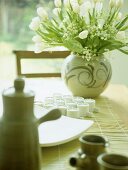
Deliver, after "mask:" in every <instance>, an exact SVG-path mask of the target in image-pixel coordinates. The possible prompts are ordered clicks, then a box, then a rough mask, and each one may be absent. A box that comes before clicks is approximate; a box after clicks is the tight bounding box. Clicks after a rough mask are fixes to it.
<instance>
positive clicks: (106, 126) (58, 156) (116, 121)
mask: <svg viewBox="0 0 128 170" xmlns="http://www.w3.org/2000/svg"><path fill="white" fill-rule="evenodd" d="M96 107H98V108H99V112H98V113H93V116H92V117H91V118H90V117H89V118H87V117H86V118H85V119H89V120H93V121H94V124H93V125H92V126H91V127H90V128H89V129H88V130H87V131H86V132H85V134H97V135H101V136H105V137H106V138H108V141H109V144H110V145H109V147H108V149H107V150H108V152H111V153H113V152H114V153H119V154H125V155H128V127H127V126H126V125H125V124H124V122H123V121H121V119H120V117H119V116H118V114H117V113H116V112H115V110H114V107H113V105H112V102H111V100H110V99H109V98H106V97H100V98H98V99H96ZM62 133H64V132H62ZM79 148H80V142H79V140H78V139H76V140H73V141H71V142H68V143H65V144H62V145H58V146H54V147H47V148H42V155H43V157H42V169H45V170H73V169H74V168H73V167H71V166H70V165H69V159H70V157H71V156H72V155H74V154H76V155H77V151H78V149H79Z"/></svg>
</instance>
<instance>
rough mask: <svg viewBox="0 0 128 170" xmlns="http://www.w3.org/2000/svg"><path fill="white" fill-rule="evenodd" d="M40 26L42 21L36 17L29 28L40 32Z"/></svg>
mask: <svg viewBox="0 0 128 170" xmlns="http://www.w3.org/2000/svg"><path fill="white" fill-rule="evenodd" d="M39 26H40V19H39V18H38V17H35V18H33V19H32V22H31V23H30V25H29V28H30V29H31V30H33V31H36V30H38V28H39Z"/></svg>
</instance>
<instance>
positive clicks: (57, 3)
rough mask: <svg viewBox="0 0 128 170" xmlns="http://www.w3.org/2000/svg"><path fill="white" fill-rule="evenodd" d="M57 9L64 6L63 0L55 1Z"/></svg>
mask: <svg viewBox="0 0 128 170" xmlns="http://www.w3.org/2000/svg"><path fill="white" fill-rule="evenodd" d="M54 4H55V7H57V8H60V7H61V5H62V2H61V0H54Z"/></svg>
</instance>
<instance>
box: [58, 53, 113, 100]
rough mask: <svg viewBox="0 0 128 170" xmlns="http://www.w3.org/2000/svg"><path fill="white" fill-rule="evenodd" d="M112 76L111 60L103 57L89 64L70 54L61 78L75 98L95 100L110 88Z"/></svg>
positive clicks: (66, 59)
mask: <svg viewBox="0 0 128 170" xmlns="http://www.w3.org/2000/svg"><path fill="white" fill-rule="evenodd" d="M111 75H112V68H111V64H110V62H109V60H107V59H106V58H105V56H104V55H103V56H101V57H100V59H99V60H98V61H94V62H90V63H87V62H86V61H85V60H84V59H83V58H82V57H80V56H77V55H74V54H72V53H71V54H70V55H69V56H68V57H67V58H65V60H64V63H63V65H62V70H61V76H62V79H63V80H64V82H65V84H66V85H67V87H68V89H69V90H70V91H71V92H72V94H73V95H74V96H81V97H84V98H95V97H97V96H99V95H100V94H101V93H102V92H103V91H104V90H105V89H106V87H107V86H108V84H109V82H110V79H111Z"/></svg>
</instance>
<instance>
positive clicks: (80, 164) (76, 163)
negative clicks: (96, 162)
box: [69, 154, 90, 170]
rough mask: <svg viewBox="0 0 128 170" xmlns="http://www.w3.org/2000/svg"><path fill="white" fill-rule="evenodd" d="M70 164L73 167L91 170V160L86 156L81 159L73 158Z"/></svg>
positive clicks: (80, 157)
mask: <svg viewBox="0 0 128 170" xmlns="http://www.w3.org/2000/svg"><path fill="white" fill-rule="evenodd" d="M69 163H70V165H71V166H72V167H76V168H85V170H89V169H90V160H89V158H88V157H87V156H86V154H82V155H80V156H79V157H75V156H74V157H71V158H70V160H69Z"/></svg>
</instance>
